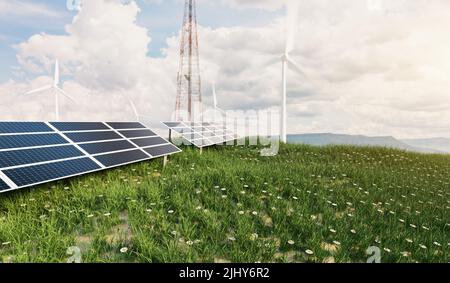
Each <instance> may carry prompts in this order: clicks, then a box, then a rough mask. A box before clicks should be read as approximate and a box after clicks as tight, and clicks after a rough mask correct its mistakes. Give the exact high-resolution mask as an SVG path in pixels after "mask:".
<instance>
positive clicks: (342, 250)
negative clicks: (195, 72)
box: [0, 145, 450, 262]
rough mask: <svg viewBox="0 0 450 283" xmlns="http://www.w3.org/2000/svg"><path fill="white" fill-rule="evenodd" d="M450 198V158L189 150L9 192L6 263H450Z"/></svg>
mask: <svg viewBox="0 0 450 283" xmlns="http://www.w3.org/2000/svg"><path fill="white" fill-rule="evenodd" d="M449 195H450V156H439V155H421V154H414V153H407V152H402V151H397V150H391V149H383V148H356V147H323V148H319V147H309V146H298V145H284V146H282V148H281V152H280V154H279V155H278V156H275V157H261V156H260V155H259V150H258V148H255V147H217V148H210V149H207V150H205V151H204V152H203V154H202V155H200V154H199V151H198V150H194V149H191V148H185V149H184V152H183V153H181V154H178V155H175V156H173V157H171V158H170V163H169V164H168V166H167V167H166V168H164V169H163V168H162V161H161V160H154V161H151V162H144V163H140V164H136V165H132V166H128V167H124V168H120V169H116V170H112V171H108V172H103V173H97V174H92V175H88V176H84V177H79V178H75V179H71V180H66V181H62V182H58V183H53V184H50V185H44V186H39V187H36V188H33V189H25V190H21V191H18V192H13V193H6V194H2V195H0V262H1V261H5V262H66V261H67V259H68V258H69V257H70V255H68V254H67V249H68V248H69V247H72V246H76V247H79V248H80V249H81V256H82V260H83V262H227V261H231V262H324V261H325V262H365V261H366V260H367V258H368V256H367V255H366V253H365V252H366V249H367V248H368V247H369V246H377V247H379V248H380V249H381V261H382V262H449V261H450V257H449V248H450V246H449V243H448V242H449V235H450V233H449V232H450V224H449V222H450V220H449V219H450V213H449V208H450V198H449ZM122 248H127V249H128V250H127V251H124V252H121V251H120V250H121V249H122ZM306 251H308V253H310V251H311V252H313V254H308V253H307V252H306Z"/></svg>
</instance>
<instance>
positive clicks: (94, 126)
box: [50, 122, 109, 132]
mask: <svg viewBox="0 0 450 283" xmlns="http://www.w3.org/2000/svg"><path fill="white" fill-rule="evenodd" d="M50 124H52V126H53V127H55V128H56V129H58V130H59V131H61V132H65V131H68V132H70V131H97V130H109V128H108V127H107V126H106V125H105V124H103V123H99V122H54V123H50Z"/></svg>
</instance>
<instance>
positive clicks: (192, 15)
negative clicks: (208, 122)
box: [175, 0, 202, 121]
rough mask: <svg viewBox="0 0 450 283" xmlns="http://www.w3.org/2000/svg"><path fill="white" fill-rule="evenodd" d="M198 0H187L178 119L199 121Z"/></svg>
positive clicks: (182, 31)
mask: <svg viewBox="0 0 450 283" xmlns="http://www.w3.org/2000/svg"><path fill="white" fill-rule="evenodd" d="M195 2H196V1H195V0H186V4H185V10H184V20H183V27H182V29H181V43H180V69H179V70H178V79H177V84H178V89H177V100H176V106H175V111H176V114H175V116H176V117H175V119H176V121H198V120H199V119H200V116H201V115H200V113H201V111H202V90H201V79H200V57H199V50H198V31H197V11H196V3H195Z"/></svg>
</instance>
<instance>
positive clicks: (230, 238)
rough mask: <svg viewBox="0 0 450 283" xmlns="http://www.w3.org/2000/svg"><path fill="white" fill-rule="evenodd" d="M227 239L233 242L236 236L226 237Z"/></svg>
mask: <svg viewBox="0 0 450 283" xmlns="http://www.w3.org/2000/svg"><path fill="white" fill-rule="evenodd" d="M228 240H229V241H231V242H234V241H236V238H235V237H228Z"/></svg>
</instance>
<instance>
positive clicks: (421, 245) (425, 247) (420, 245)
mask: <svg viewBox="0 0 450 283" xmlns="http://www.w3.org/2000/svg"><path fill="white" fill-rule="evenodd" d="M419 247H421V248H422V249H424V250H426V249H427V246H425V245H423V244H419Z"/></svg>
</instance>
